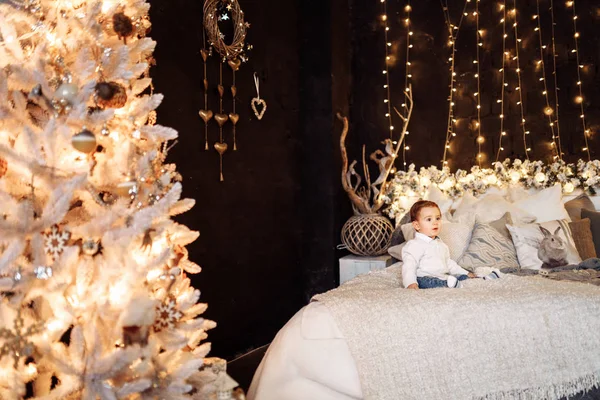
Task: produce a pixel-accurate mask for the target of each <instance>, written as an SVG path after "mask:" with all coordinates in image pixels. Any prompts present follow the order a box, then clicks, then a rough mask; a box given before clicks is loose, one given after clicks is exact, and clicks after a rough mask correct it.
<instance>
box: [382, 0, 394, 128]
mask: <svg viewBox="0 0 600 400" xmlns="http://www.w3.org/2000/svg"><path fill="white" fill-rule="evenodd" d="M380 2H381V5H382V8H383V14H381V21H382V22H383V32H384V38H385V62H384V66H385V68H384V70H383V71H382V73H383V75H384V76H385V84H384V85H383V88H384V89H385V93H386V97H385V99H384V100H383V102H384V103H385V105H386V111H385V117H386V118H387V120H388V124H389V128H390V139H393V134H394V125H393V124H392V99H391V89H390V69H389V64H390V61H391V58H392V56H391V55H390V48H391V47H392V42H390V40H389V35H388V33H389V31H390V27H389V26H388V15H387V0H380Z"/></svg>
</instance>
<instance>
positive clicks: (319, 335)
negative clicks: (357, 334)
mask: <svg viewBox="0 0 600 400" xmlns="http://www.w3.org/2000/svg"><path fill="white" fill-rule="evenodd" d="M362 397H363V396H362V392H361V387H360V381H359V377H358V372H357V370H356V366H355V364H354V360H353V358H352V356H351V355H350V350H349V349H348V345H347V344H346V341H345V339H344V337H343V335H342V334H341V332H340V331H339V329H338V327H337V325H336V324H335V322H334V321H333V318H332V317H331V314H330V313H329V311H328V310H327V308H326V307H325V306H324V305H322V304H320V303H318V302H313V303H311V304H309V305H307V306H305V307H304V308H302V309H301V310H300V311H298V313H296V315H295V316H294V317H293V318H292V319H291V320H290V321H289V322H288V323H287V324H286V325H285V326H284V327H283V328H282V329H281V330H280V331H279V333H278V334H277V336H276V337H275V339H274V340H273V343H271V345H270V346H269V349H268V350H267V353H266V354H265V357H264V358H263V360H262V362H261V363H260V366H259V367H258V370H257V371H256V373H255V375H254V379H253V380H252V384H251V386H250V390H249V392H248V399H249V400H356V399H362Z"/></svg>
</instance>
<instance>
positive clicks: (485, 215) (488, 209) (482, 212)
mask: <svg viewBox="0 0 600 400" xmlns="http://www.w3.org/2000/svg"><path fill="white" fill-rule="evenodd" d="M563 208H564V207H563ZM507 212H509V213H510V215H511V216H512V218H513V220H514V221H516V222H519V223H523V224H527V223H531V222H533V221H535V215H533V214H532V213H529V212H527V211H526V210H523V209H521V208H519V207H516V205H515V204H512V203H510V202H509V201H508V200H506V199H505V198H504V197H502V196H500V195H497V194H491V195H489V196H486V197H484V198H483V199H477V198H475V197H473V195H471V194H466V195H465V198H464V199H463V201H462V202H461V204H460V206H459V207H458V208H457V209H456V211H455V212H454V215H453V216H452V221H453V222H460V221H464V220H465V219H466V220H468V221H470V220H471V218H476V219H477V221H478V222H481V223H488V222H492V221H496V220H498V219H500V218H502V216H503V215H504V214H506V213H507Z"/></svg>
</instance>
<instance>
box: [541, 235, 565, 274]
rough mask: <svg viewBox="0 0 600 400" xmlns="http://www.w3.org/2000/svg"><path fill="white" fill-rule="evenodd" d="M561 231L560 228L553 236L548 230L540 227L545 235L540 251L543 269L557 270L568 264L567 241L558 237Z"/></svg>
mask: <svg viewBox="0 0 600 400" xmlns="http://www.w3.org/2000/svg"><path fill="white" fill-rule="evenodd" d="M560 229H561V228H560V226H559V227H558V228H556V230H555V231H554V234H552V233H550V231H549V230H548V229H546V228H544V227H541V226H540V230H541V231H542V234H543V235H544V238H543V239H542V241H541V242H540V247H539V249H538V257H539V259H540V260H542V263H543V264H542V268H556V267H562V266H564V265H567V264H568V262H567V246H566V244H565V241H564V240H563V239H562V238H560V237H559V236H558V235H557V234H558V232H559V231H560Z"/></svg>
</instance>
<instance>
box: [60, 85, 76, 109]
mask: <svg viewBox="0 0 600 400" xmlns="http://www.w3.org/2000/svg"><path fill="white" fill-rule="evenodd" d="M78 91H79V89H78V88H77V86H76V85H74V84H72V83H63V84H61V85H60V86H59V87H58V89H56V92H54V98H55V99H56V100H58V101H63V102H67V103H69V104H73V103H74V102H75V99H76V98H77V92H78Z"/></svg>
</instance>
